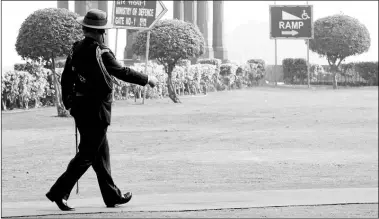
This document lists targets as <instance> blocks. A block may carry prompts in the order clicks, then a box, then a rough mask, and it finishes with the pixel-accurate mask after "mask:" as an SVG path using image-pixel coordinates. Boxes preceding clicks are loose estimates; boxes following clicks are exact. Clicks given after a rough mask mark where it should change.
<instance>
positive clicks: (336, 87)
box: [333, 72, 338, 89]
mask: <svg viewBox="0 0 379 219" xmlns="http://www.w3.org/2000/svg"><path fill="white" fill-rule="evenodd" d="M333 89H338V82H337V72H333Z"/></svg>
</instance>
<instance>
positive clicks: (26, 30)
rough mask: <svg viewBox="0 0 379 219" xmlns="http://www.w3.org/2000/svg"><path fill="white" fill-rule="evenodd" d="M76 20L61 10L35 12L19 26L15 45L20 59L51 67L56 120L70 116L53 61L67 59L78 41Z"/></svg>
mask: <svg viewBox="0 0 379 219" xmlns="http://www.w3.org/2000/svg"><path fill="white" fill-rule="evenodd" d="M77 17H78V14H76V13H74V12H70V11H69V10H67V9H64V8H46V9H40V10H37V11H35V12H33V13H32V14H31V15H29V16H28V17H27V18H26V19H25V21H24V22H23V23H22V25H21V28H20V30H19V33H18V36H17V41H16V51H17V53H18V54H19V55H20V56H21V57H22V58H23V59H29V60H33V61H44V62H46V63H47V64H48V65H47V66H51V70H52V74H53V80H54V89H55V104H56V106H57V110H58V116H68V115H69V114H68V112H67V111H66V110H65V109H64V106H63V101H62V95H61V93H62V92H61V88H60V82H59V78H58V77H60V76H59V75H58V74H57V73H56V72H55V60H56V58H58V57H63V56H67V55H68V54H69V52H70V49H71V47H72V44H73V43H74V42H75V41H77V40H80V39H81V37H82V34H81V33H82V31H81V26H80V24H78V23H77V22H76V21H75V20H76V18H77Z"/></svg>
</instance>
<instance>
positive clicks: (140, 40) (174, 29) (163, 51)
mask: <svg viewBox="0 0 379 219" xmlns="http://www.w3.org/2000/svg"><path fill="white" fill-rule="evenodd" d="M150 31H151V32H150V48H149V59H156V60H157V61H158V62H159V63H160V64H161V65H163V66H164V69H165V72H166V73H167V74H168V77H167V88H168V93H169V97H170V99H171V100H172V101H173V102H174V103H180V100H179V98H178V97H177V95H176V91H175V89H174V86H173V81H172V72H173V70H174V68H175V66H176V64H177V63H178V61H179V60H182V59H192V58H197V57H199V56H201V55H202V54H203V53H204V45H205V41H204V37H203V35H202V34H201V32H200V30H199V28H198V27H197V26H195V25H194V24H191V23H188V22H185V21H181V20H176V19H175V20H159V21H158V22H157V23H156V24H155V26H154V27H153V28H152V29H151V30H150ZM146 39H147V32H146V31H140V32H139V33H138V34H137V36H136V40H135V41H134V44H133V53H134V54H136V55H139V56H145V51H146Z"/></svg>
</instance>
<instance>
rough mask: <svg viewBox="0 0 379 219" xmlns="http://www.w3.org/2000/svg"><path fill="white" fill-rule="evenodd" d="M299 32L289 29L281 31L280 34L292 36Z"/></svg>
mask: <svg viewBox="0 0 379 219" xmlns="http://www.w3.org/2000/svg"><path fill="white" fill-rule="evenodd" d="M298 33H299V32H297V31H296V30H291V31H282V34H283V35H292V36H295V35H297V34H298Z"/></svg>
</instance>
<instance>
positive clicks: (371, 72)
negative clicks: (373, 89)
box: [354, 62, 378, 86]
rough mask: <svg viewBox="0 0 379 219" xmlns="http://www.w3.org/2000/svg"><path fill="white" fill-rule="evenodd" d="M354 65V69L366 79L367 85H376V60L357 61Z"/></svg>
mask: <svg viewBox="0 0 379 219" xmlns="http://www.w3.org/2000/svg"><path fill="white" fill-rule="evenodd" d="M354 65H355V68H354V70H355V71H356V72H357V73H358V74H359V75H360V76H361V77H362V78H363V79H365V80H366V81H368V84H369V85H371V86H373V85H375V86H378V62H358V63H354Z"/></svg>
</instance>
